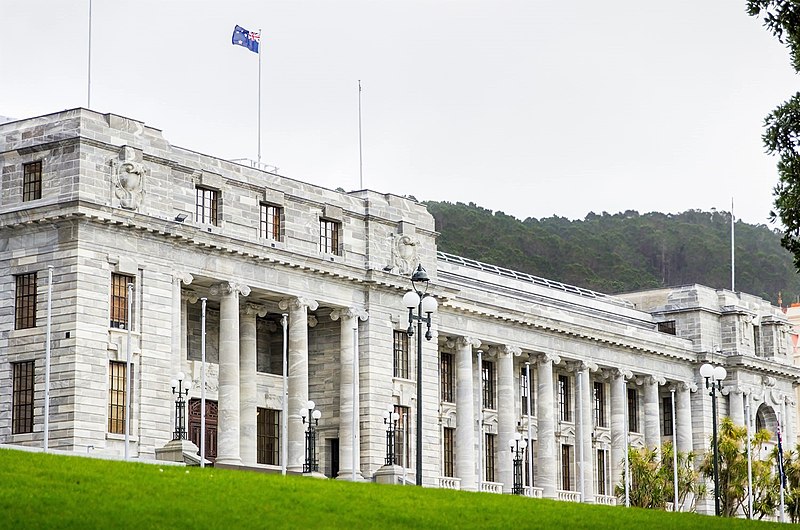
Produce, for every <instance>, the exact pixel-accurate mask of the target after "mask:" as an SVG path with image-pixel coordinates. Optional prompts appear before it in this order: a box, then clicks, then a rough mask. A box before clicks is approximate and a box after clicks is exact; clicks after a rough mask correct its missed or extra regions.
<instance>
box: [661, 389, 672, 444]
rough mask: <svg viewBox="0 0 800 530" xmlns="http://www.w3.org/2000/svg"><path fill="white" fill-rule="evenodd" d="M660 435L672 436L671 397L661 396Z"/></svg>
mask: <svg viewBox="0 0 800 530" xmlns="http://www.w3.org/2000/svg"><path fill="white" fill-rule="evenodd" d="M661 435H662V436H672V397H665V398H661Z"/></svg>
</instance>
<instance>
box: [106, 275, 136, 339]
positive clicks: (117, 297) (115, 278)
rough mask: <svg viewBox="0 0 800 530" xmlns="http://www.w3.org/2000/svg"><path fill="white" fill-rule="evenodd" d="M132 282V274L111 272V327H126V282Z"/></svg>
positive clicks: (128, 319) (127, 318)
mask: <svg viewBox="0 0 800 530" xmlns="http://www.w3.org/2000/svg"><path fill="white" fill-rule="evenodd" d="M129 283H133V276H128V275H126V274H117V273H112V274H111V323H110V326H111V327H112V328H118V329H128V325H129V321H130V318H129V317H130V315H128V284H129Z"/></svg>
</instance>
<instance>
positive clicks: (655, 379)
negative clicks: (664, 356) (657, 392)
mask: <svg viewBox="0 0 800 530" xmlns="http://www.w3.org/2000/svg"><path fill="white" fill-rule="evenodd" d="M644 384H646V385H656V386H663V385H666V384H667V380H666V379H664V378H663V377H661V376H660V375H648V376H645V377H644Z"/></svg>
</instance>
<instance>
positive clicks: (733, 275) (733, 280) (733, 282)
mask: <svg viewBox="0 0 800 530" xmlns="http://www.w3.org/2000/svg"><path fill="white" fill-rule="evenodd" d="M734 221H735V217H734V216H733V197H731V291H736V253H735V252H734V245H733V244H734V239H733V225H734Z"/></svg>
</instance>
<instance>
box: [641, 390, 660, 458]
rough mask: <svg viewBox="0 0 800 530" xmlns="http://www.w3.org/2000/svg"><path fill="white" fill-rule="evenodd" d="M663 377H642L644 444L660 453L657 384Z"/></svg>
mask: <svg viewBox="0 0 800 530" xmlns="http://www.w3.org/2000/svg"><path fill="white" fill-rule="evenodd" d="M662 381H663V379H661V378H660V377H656V376H648V377H645V378H644V444H645V446H647V447H648V448H649V449H655V450H656V454H657V455H660V454H661V427H660V425H659V419H660V418H661V416H660V414H659V409H660V407H659V406H658V385H659V383H661V382H662Z"/></svg>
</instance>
